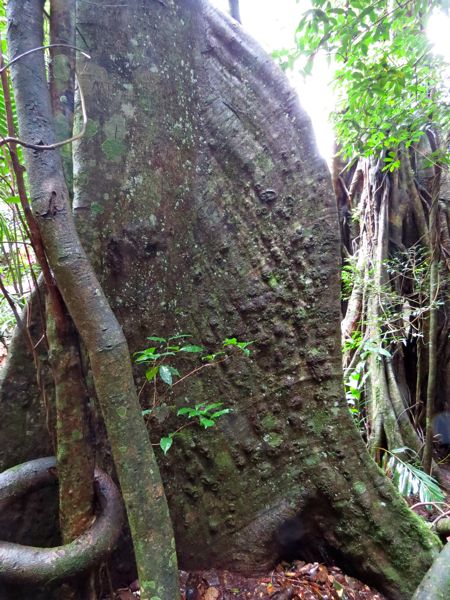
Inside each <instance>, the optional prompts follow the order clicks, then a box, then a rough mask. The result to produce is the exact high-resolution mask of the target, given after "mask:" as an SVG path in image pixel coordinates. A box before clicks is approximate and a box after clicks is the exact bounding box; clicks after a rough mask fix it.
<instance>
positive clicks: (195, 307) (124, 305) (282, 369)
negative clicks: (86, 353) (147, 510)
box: [10, 0, 440, 599]
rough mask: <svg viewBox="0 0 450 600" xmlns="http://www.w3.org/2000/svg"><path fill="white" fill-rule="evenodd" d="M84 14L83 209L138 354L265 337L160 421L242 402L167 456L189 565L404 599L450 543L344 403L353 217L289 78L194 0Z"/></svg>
mask: <svg viewBox="0 0 450 600" xmlns="http://www.w3.org/2000/svg"><path fill="white" fill-rule="evenodd" d="M78 29H79V40H78V42H77V43H78V45H80V46H81V47H85V48H86V49H87V51H88V52H89V53H90V54H91V55H92V60H91V61H88V62H86V63H84V62H83V64H79V65H78V70H79V73H80V74H81V75H80V79H81V84H82V86H83V90H84V93H85V96H86V102H87V108H88V114H89V119H90V121H89V126H88V135H87V136H86V137H85V138H84V139H83V140H81V142H80V143H79V144H78V145H77V147H76V148H75V180H74V210H75V214H76V220H77V226H78V230H79V232H80V234H81V236H82V238H83V241H84V243H85V246H86V247H87V248H88V250H89V253H90V258H91V260H92V261H93V263H94V265H95V268H96V270H97V273H98V275H99V278H100V279H101V282H102V285H103V287H104V289H105V291H106V294H107V296H108V298H109V300H110V302H111V303H112V305H113V308H114V311H115V313H116V315H117V316H118V318H119V320H120V322H121V324H122V325H123V328H124V332H125V335H126V337H127V340H128V342H129V345H130V349H131V351H136V350H139V349H142V348H143V347H144V346H145V345H148V342H147V341H146V337H147V336H149V335H155V334H156V335H158V334H159V335H170V334H172V333H178V332H188V333H191V334H193V335H194V336H195V338H196V339H197V340H199V341H201V342H202V343H203V344H204V345H205V346H207V347H210V348H211V349H214V348H216V347H217V345H218V344H220V342H221V340H223V339H224V338H225V337H227V336H231V335H235V336H237V337H238V338H240V339H247V340H254V347H255V351H254V359H253V360H252V361H251V362H249V361H248V360H246V359H241V360H239V359H236V360H235V361H233V362H232V363H230V364H228V363H227V362H225V363H222V364H221V366H219V367H217V368H215V369H208V370H205V374H204V375H202V376H201V377H197V378H191V379H190V380H188V382H187V383H186V385H184V384H180V386H177V388H176V392H175V391H174V393H173V395H172V396H171V397H170V398H169V399H168V400H167V401H166V402H165V403H164V402H163V403H162V404H161V406H160V410H159V411H158V418H155V419H152V421H151V422H150V431H151V436H152V440H153V442H154V443H158V441H159V439H160V436H161V435H162V434H167V433H168V432H170V431H174V430H175V429H176V428H177V426H178V425H179V420H177V419H175V418H174V410H173V408H172V407H173V406H174V405H177V406H180V405H185V404H186V403H187V402H188V403H191V404H195V403H198V402H200V401H204V400H212V401H222V402H224V403H225V404H226V406H228V407H231V408H232V409H233V412H232V413H231V414H230V415H229V416H227V417H223V418H222V419H221V421H220V422H219V425H218V426H217V427H216V428H214V430H213V431H207V432H204V431H200V430H197V429H195V428H193V427H192V428H188V429H186V430H184V431H183V432H182V434H181V435H180V436H179V437H177V438H176V439H175V442H174V447H173V449H171V450H170V452H169V454H168V455H167V457H163V456H160V461H159V464H160V468H161V470H162V473H163V476H164V480H165V485H166V492H167V494H168V497H169V502H170V508H171V516H172V519H173V522H174V527H175V532H176V539H177V550H178V554H179V560H180V564H181V565H182V566H183V567H184V568H188V569H195V568H205V567H226V568H229V569H236V570H240V571H244V572H247V573H251V572H258V571H259V572H260V571H263V570H264V569H267V568H269V567H271V566H272V565H273V564H274V563H275V561H277V560H278V559H279V558H281V557H286V558H287V557H292V556H296V557H299V558H302V557H303V558H306V559H316V558H317V559H322V560H334V561H336V562H337V563H338V564H340V565H341V566H343V567H344V568H346V569H347V570H348V571H349V572H351V573H355V574H357V575H359V577H361V578H362V579H364V580H366V581H367V582H369V583H373V584H375V585H376V586H378V587H379V588H380V589H381V590H383V591H384V592H385V593H387V594H389V596H390V597H391V598H405V599H406V598H409V597H410V596H411V594H412V592H413V590H414V588H415V587H416V585H417V584H418V583H419V581H420V579H421V577H422V575H423V574H424V573H425V571H426V569H427V568H428V566H429V565H430V564H431V561H432V559H433V557H434V556H435V554H436V552H437V550H438V549H439V547H440V546H439V542H438V541H437V538H435V537H434V536H433V535H432V534H431V533H430V532H429V531H428V530H427V529H426V527H425V526H422V524H421V523H420V521H419V519H418V518H416V517H415V516H414V515H412V514H411V513H410V511H409V509H408V508H407V506H406V504H405V503H404V502H403V500H402V499H400V498H399V497H398V496H397V495H396V493H395V491H394V489H393V488H392V486H391V485H390V483H389V482H388V481H387V480H386V479H385V478H384V476H383V475H382V474H381V472H380V471H379V470H378V469H377V467H376V466H375V464H374V463H373V462H372V461H371V459H370V458H369V456H368V455H367V453H366V450H365V447H364V444H363V442H362V441H361V440H360V438H359V435H358V433H357V431H356V430H355V428H354V426H353V424H352V421H351V418H350V415H349V413H348V410H347V406H346V403H345V400H344V398H343V390H342V375H341V353H340V331H339V321H340V310H339V302H338V298H339V289H340V283H339V268H340V261H339V256H338V255H339V235H338V234H339V228H338V217H337V212H336V208H335V200H334V197H333V192H332V188H331V181H330V177H329V175H328V172H327V168H326V165H325V163H324V161H323V160H322V159H321V158H320V157H319V155H318V152H317V149H316V147H315V143H314V140H313V137H312V130H311V124H310V121H309V119H308V118H307V116H306V115H305V113H304V112H303V111H302V110H301V109H300V107H299V106H298V101H297V98H296V96H295V94H294V92H293V91H292V90H291V88H290V87H289V86H288V84H287V82H286V80H285V77H284V76H283V75H282V73H281V72H280V71H279V70H278V68H277V67H275V66H274V64H273V62H272V60H271V59H270V58H269V57H268V56H267V55H266V54H265V53H264V52H263V51H262V50H261V49H260V48H259V47H258V46H257V45H256V44H255V43H254V42H253V41H252V40H251V39H249V38H248V37H247V36H245V34H244V33H243V32H240V31H239V33H237V32H236V30H235V28H234V27H232V25H230V24H229V22H228V20H225V19H224V18H223V17H222V16H220V15H219V14H218V13H217V12H216V11H215V10H213V9H212V8H210V7H209V6H208V5H207V4H206V3H204V2H200V1H199V0H187V1H186V2H183V3H176V4H169V3H159V2H154V3H152V4H151V6H149V7H148V10H147V11H142V7H141V4H140V3H138V2H134V1H133V2H130V3H129V5H128V6H127V7H121V8H108V10H107V11H101V9H99V7H98V6H96V5H91V4H88V3H82V4H81V5H80V7H79V15H78ZM111 31H114V32H117V34H115V35H111ZM10 368H12V365H11V366H10ZM136 373H137V381H138V384H142V383H143V382H144V376H143V373H142V371H140V370H139V369H136ZM146 394H147V391H146V390H145V392H144V394H143V395H142V400H143V406H144V408H145V407H148V405H149V403H150V402H151V400H152V399H151V398H150V393H148V395H146Z"/></svg>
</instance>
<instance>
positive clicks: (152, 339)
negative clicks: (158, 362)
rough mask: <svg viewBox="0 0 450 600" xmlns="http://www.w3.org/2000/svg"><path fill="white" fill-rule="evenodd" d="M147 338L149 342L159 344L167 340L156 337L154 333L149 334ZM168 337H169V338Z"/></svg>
mask: <svg viewBox="0 0 450 600" xmlns="http://www.w3.org/2000/svg"><path fill="white" fill-rule="evenodd" d="M147 339H148V340H150V341H151V342H159V343H161V344H164V343H165V342H166V341H167V340H166V338H162V337H157V336H155V335H151V336H150V337H148V338H147ZM169 339H171V338H169Z"/></svg>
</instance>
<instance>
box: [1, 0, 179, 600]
mask: <svg viewBox="0 0 450 600" xmlns="http://www.w3.org/2000/svg"><path fill="white" fill-rule="evenodd" d="M42 17H43V3H42V2H41V1H40V0H29V1H27V2H26V3H23V2H11V3H9V4H8V19H9V27H8V36H9V49H10V52H11V56H13V57H17V56H19V55H21V54H23V53H24V52H26V51H28V50H30V49H33V48H37V47H39V46H41V45H42V36H43V22H42ZM12 76H13V86H14V90H15V96H16V107H17V113H18V119H19V133H20V135H21V136H22V138H23V139H25V140H33V143H36V144H44V145H46V144H51V143H54V141H55V139H54V128H53V120H52V111H51V104H50V95H49V92H48V88H47V81H46V75H45V64H44V57H43V54H42V52H34V53H32V54H29V55H28V56H26V57H24V58H22V59H21V60H19V61H17V62H16V63H14V65H13V67H12ZM25 157H26V164H27V171H28V180H29V186H30V192H31V197H32V208H33V213H34V215H35V218H36V220H37V222H38V225H39V228H40V232H41V235H42V239H43V241H44V246H45V251H46V254H47V257H48V262H49V265H50V266H51V268H52V269H53V272H54V275H55V279H56V282H57V285H58V287H59V289H60V291H61V294H62V296H63V299H64V301H65V303H66V305H67V307H68V310H69V312H70V314H71V317H72V318H73V320H74V323H75V325H76V327H77V329H78V331H79V333H80V335H81V337H82V338H83V341H84V343H85V344H86V348H87V350H88V353H89V357H90V363H91V367H92V372H93V378H94V384H95V388H96V392H97V396H98V398H99V401H100V405H101V408H102V412H103V417H104V420H105V424H106V428H107V431H108V439H109V441H110V443H111V449H112V452H113V456H114V461H115V466H116V469H117V474H118V477H119V481H120V483H121V488H122V494H123V496H124V500H125V505H126V507H127V514H128V521H129V524H130V528H131V532H132V536H133V540H134V548H135V555H136V561H137V566H138V572H139V577H140V583H141V598H143V599H145V600H148V599H149V598H150V596H153V595H154V594H155V591H157V593H158V594H159V595H160V596H161V597H162V598H167V600H169V599H170V600H172V599H173V598H177V597H178V595H179V589H178V573H177V571H176V556H175V553H174V544H173V538H172V535H171V529H172V528H171V523H170V518H169V514H168V510H167V504H166V500H165V496H164V490H163V487H162V483H161V480H160V476H159V471H158V467H157V465H156V462H155V460H154V455H153V452H152V449H151V446H150V445H149V441H148V435H147V432H146V431H145V427H144V422H143V419H142V417H141V415H140V409H139V405H138V402H137V396H136V391H135V387H134V382H133V377H132V373H131V368H130V358H129V352H128V346H127V343H126V340H125V338H124V336H123V333H122V329H121V327H120V325H119V324H118V322H117V320H116V319H115V316H114V314H113V312H112V311H111V309H110V307H109V304H108V301H107V300H106V298H105V296H104V294H103V291H102V289H101V287H100V285H99V283H98V280H97V279H96V277H95V274H94V272H93V270H92V269H91V266H90V264H89V261H88V259H87V257H86V255H85V253H84V250H83V248H82V246H81V244H80V241H79V238H78V235H77V233H76V230H75V227H74V224H73V219H72V216H71V210H70V204H69V195H68V190H67V186H66V182H65V179H64V175H63V171H62V164H61V159H60V155H59V152H58V151H55V150H50V151H42V152H40V151H36V150H34V151H28V152H26V153H25ZM171 541H172V543H171Z"/></svg>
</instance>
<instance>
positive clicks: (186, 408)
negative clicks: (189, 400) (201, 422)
mask: <svg viewBox="0 0 450 600" xmlns="http://www.w3.org/2000/svg"><path fill="white" fill-rule="evenodd" d="M197 414H198V411H196V410H195V408H190V407H189V406H183V408H179V409H178V411H177V415H178V416H179V417H181V416H182V415H188V417H189V418H191V417H194V416H196V415H197Z"/></svg>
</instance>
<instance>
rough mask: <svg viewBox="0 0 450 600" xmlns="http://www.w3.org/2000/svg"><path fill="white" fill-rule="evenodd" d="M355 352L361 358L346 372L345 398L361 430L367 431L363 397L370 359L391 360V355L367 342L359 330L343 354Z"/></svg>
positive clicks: (347, 341)
mask: <svg viewBox="0 0 450 600" xmlns="http://www.w3.org/2000/svg"><path fill="white" fill-rule="evenodd" d="M351 351H354V352H356V353H357V356H359V360H358V361H357V362H356V365H355V366H354V367H353V368H349V369H347V370H346V371H345V372H344V387H345V397H346V400H347V405H348V408H349V410H350V413H351V414H352V416H353V417H354V419H355V420H356V422H357V425H358V426H359V427H360V428H361V429H365V416H364V414H363V408H364V406H363V402H362V397H363V393H364V384H365V382H366V379H367V377H368V371H367V366H368V358H369V356H370V355H372V356H376V357H377V358H378V359H381V358H382V357H385V358H391V353H390V352H389V351H388V350H387V349H386V348H383V347H382V346H380V345H379V344H378V343H376V342H374V341H373V340H370V339H369V340H366V339H364V338H363V336H362V332H361V331H360V330H359V329H358V330H356V331H354V332H353V333H352V336H351V338H350V339H349V340H346V341H345V342H344V345H343V352H344V353H345V352H351Z"/></svg>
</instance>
